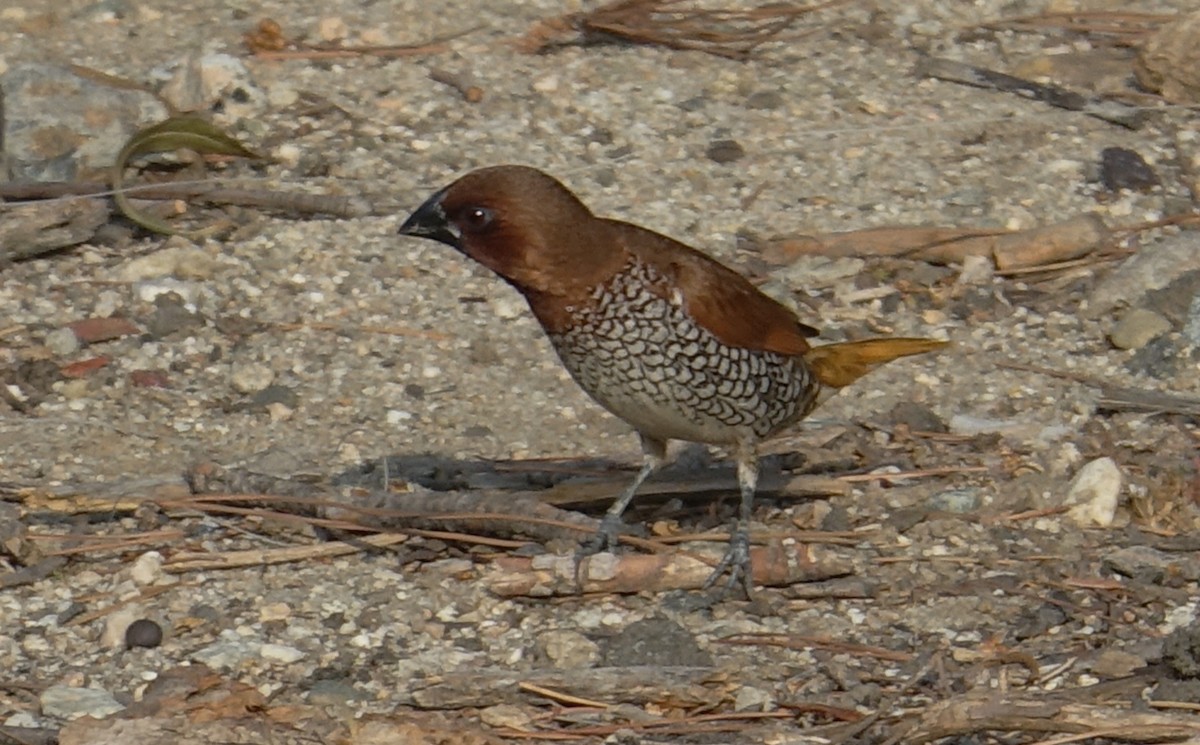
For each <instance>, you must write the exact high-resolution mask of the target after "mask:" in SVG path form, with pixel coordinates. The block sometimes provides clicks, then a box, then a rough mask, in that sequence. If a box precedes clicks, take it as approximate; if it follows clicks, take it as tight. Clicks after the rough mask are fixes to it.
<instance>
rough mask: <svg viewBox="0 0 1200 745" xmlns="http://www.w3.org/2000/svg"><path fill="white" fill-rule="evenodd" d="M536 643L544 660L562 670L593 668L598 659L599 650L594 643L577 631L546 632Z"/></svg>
mask: <svg viewBox="0 0 1200 745" xmlns="http://www.w3.org/2000/svg"><path fill="white" fill-rule="evenodd" d="M537 643H538V648H539V649H541V651H542V654H544V655H546V659H548V660H550V661H551V662H553V663H554V664H555V666H556V667H559V668H561V669H563V670H582V669H584V668H589V667H593V666H595V664H596V660H597V659H599V657H600V649H599V647H598V645H597V644H596V642H594V641H592V640H591V639H589V638H587V637H586V636H584V635H583V634H581V633H579V632H578V631H570V630H566V629H559V630H556V631H547V632H546V633H544V634H542V635H540V636H539V637H538V642H537Z"/></svg>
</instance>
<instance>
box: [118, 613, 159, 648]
mask: <svg viewBox="0 0 1200 745" xmlns="http://www.w3.org/2000/svg"><path fill="white" fill-rule="evenodd" d="M162 640H163V630H162V626H159V625H158V624H157V623H155V622H154V621H151V620H150V619H149V618H139V619H138V620H136V621H134V622H133V623H131V624H129V628H127V629H125V648H126V649H133V648H134V647H146V648H148V649H152V648H154V647H157V646H158V645H160V644H162Z"/></svg>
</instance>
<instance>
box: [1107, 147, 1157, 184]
mask: <svg viewBox="0 0 1200 745" xmlns="http://www.w3.org/2000/svg"><path fill="white" fill-rule="evenodd" d="M1100 180H1101V181H1102V182H1103V183H1104V188H1105V189H1108V190H1109V191H1120V190H1121V189H1129V190H1130V191H1143V192H1144V191H1150V190H1151V189H1153V188H1154V187H1156V186H1158V185H1159V183H1160V182H1159V179H1158V174H1156V173H1155V172H1154V169H1153V168H1151V167H1150V164H1149V163H1147V162H1146V161H1145V159H1144V158H1142V156H1141V155H1139V154H1137V153H1136V152H1135V151H1133V150H1129V149H1127V148H1123V147H1106V148H1104V150H1103V151H1101V153H1100Z"/></svg>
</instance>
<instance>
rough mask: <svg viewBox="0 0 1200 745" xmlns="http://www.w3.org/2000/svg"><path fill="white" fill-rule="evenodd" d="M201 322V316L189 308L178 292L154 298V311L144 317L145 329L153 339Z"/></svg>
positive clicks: (189, 327) (198, 324) (202, 322)
mask: <svg viewBox="0 0 1200 745" xmlns="http://www.w3.org/2000/svg"><path fill="white" fill-rule="evenodd" d="M203 324H204V318H203V316H201V315H200V314H199V313H196V312H194V311H192V310H189V309H188V307H187V303H186V301H185V300H184V299H183V298H182V297H180V296H179V295H178V294H176V293H174V292H168V293H166V294H163V295H159V296H158V297H156V298H154V313H153V314H152V315H151V316H150V317H149V318H147V319H146V331H147V332H149V334H150V336H152V337H153V338H155V339H165V338H166V337H168V336H171V335H172V334H177V333H179V332H181V331H186V330H188V329H193V328H196V327H198V326H202V325H203Z"/></svg>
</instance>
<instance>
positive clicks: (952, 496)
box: [929, 487, 983, 514]
mask: <svg viewBox="0 0 1200 745" xmlns="http://www.w3.org/2000/svg"><path fill="white" fill-rule="evenodd" d="M982 496H983V495H982V492H981V491H980V490H979V489H976V488H973V487H968V488H966V489H948V490H946V491H943V492H938V493H937V494H934V495H933V496H932V497H930V498H929V508H930V509H932V510H941V511H943V512H954V513H957V514H963V513H967V512H974V511H975V510H977V509H979V502H980V499H981V497H982Z"/></svg>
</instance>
